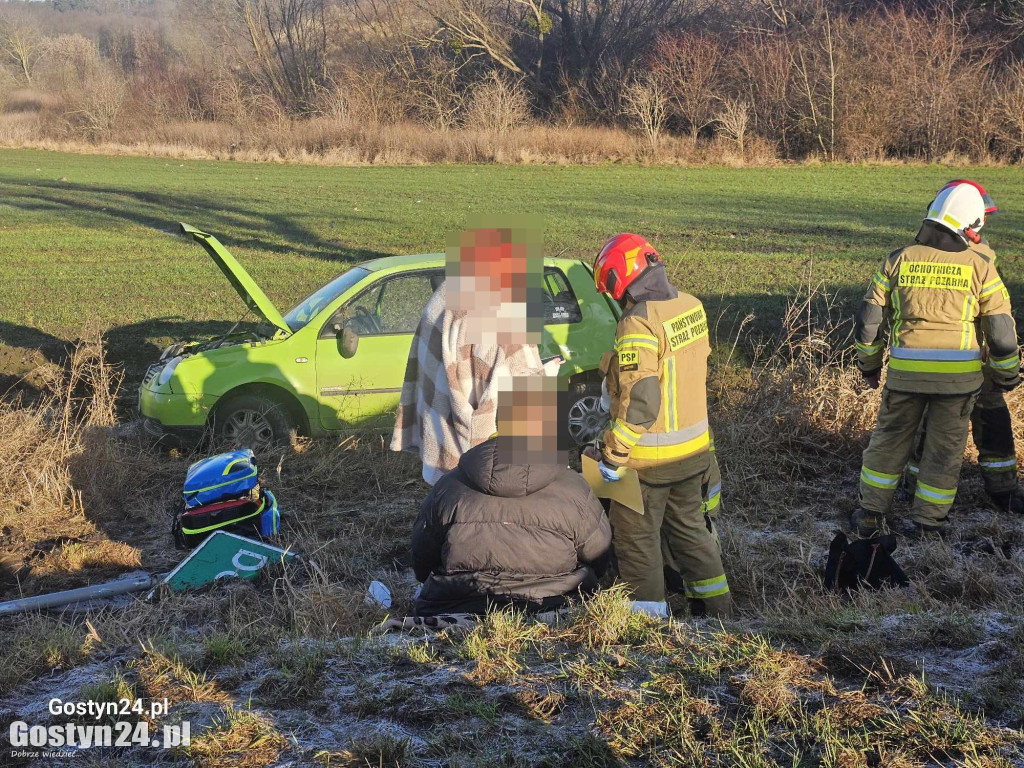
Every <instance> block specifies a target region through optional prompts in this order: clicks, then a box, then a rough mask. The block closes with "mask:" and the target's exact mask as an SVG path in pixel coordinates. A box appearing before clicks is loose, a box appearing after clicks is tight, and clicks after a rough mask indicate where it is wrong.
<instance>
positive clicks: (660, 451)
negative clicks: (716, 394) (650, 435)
mask: <svg viewBox="0 0 1024 768" xmlns="http://www.w3.org/2000/svg"><path fill="white" fill-rule="evenodd" d="M710 442H711V436H710V433H708V432H707V431H705V432H704V433H702V434H700V435H698V436H697V437H695V438H693V439H692V440H685V441H683V442H681V443H669V444H667V445H666V444H662V445H635V446H633V450H632V452H631V453H630V457H631V458H633V459H639V460H641V461H659V460H664V459H681V458H684V457H686V456H690V455H692V454H695V453H698V452H700V451H702V450H704V449H706V448H707V447H708V444H709V443H710Z"/></svg>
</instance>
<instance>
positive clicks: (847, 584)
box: [825, 531, 910, 591]
mask: <svg viewBox="0 0 1024 768" xmlns="http://www.w3.org/2000/svg"><path fill="white" fill-rule="evenodd" d="M895 551H896V537H895V536H893V535H892V534H888V535H886V536H874V537H872V538H870V539H858V540H857V541H853V542H851V541H849V540H848V539H847V538H846V535H845V534H843V533H842V532H840V531H837V532H836V537H835V538H834V539H832V544H831V545H830V546H829V548H828V563H827V564H826V565H825V589H828V590H832V591H841V590H846V589H860V587H861V584H865V585H867V586H868V587H869V588H871V589H882V588H883V587H905V586H907V585H908V584H910V579H908V578H907V574H905V573H904V572H903V569H902V568H900V566H899V564H898V563H897V562H896V561H895V560H893V558H892V553H893V552H895Z"/></svg>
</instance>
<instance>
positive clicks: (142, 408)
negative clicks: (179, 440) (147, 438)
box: [139, 385, 217, 438]
mask: <svg viewBox="0 0 1024 768" xmlns="http://www.w3.org/2000/svg"><path fill="white" fill-rule="evenodd" d="M216 402H217V398H216V397H212V396H210V395H201V394H184V395H182V394H176V393H172V392H158V391H156V390H155V389H151V388H149V387H147V386H145V385H143V386H142V387H141V388H140V389H139V413H140V415H141V416H142V417H143V420H144V421H143V423H144V425H145V428H146V433H147V434H149V435H152V436H153V437H167V436H179V437H192V438H197V437H199V436H201V435H202V434H203V432H204V431H205V430H206V427H207V421H208V419H209V416H210V412H211V411H212V409H213V406H214V404H215V403H216Z"/></svg>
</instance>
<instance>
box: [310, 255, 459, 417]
mask: <svg viewBox="0 0 1024 768" xmlns="http://www.w3.org/2000/svg"><path fill="white" fill-rule="evenodd" d="M443 280H444V270H443V269H433V270H417V271H415V272H404V273H401V274H398V275H390V276H387V277H384V278H381V279H380V280H378V281H376V282H375V283H373V284H372V285H370V286H368V287H367V288H366V289H364V290H363V291H361V292H360V293H359V294H358V295H357V296H355V297H354V298H352V299H351V300H349V301H347V302H345V304H344V305H343V306H342V307H341V308H340V309H339V310H338V311H337V312H336V313H335V314H334V316H332V317H331V319H330V320H329V321H328V322H327V323H326V324H325V325H324V327H323V329H322V330H321V331H320V336H319V338H318V339H317V346H316V374H317V387H318V389H319V392H320V405H319V410H320V422H321V424H322V425H323V427H324V428H325V429H349V428H353V427H374V426H384V425H385V424H386V423H387V421H388V418H389V417H390V415H391V414H392V413H393V412H394V410H395V408H396V407H397V406H398V399H399V396H400V394H401V392H402V382H403V381H404V379H405V366H406V362H407V361H408V358H409V347H410V346H411V344H412V336H413V333H414V332H415V331H416V326H417V325H418V324H419V321H420V317H421V315H422V314H423V308H424V307H425V306H426V305H427V302H428V301H429V300H430V297H431V296H432V295H433V293H434V290H435V289H436V287H437V286H439V285H440V284H441V282H442V281H443ZM345 328H348V329H351V330H352V331H354V332H355V333H356V334H357V335H358V337H359V344H358V346H357V347H356V351H355V354H354V355H352V357H349V358H345V357H343V356H342V354H341V352H342V346H341V336H342V334H341V331H342V330H343V329H345Z"/></svg>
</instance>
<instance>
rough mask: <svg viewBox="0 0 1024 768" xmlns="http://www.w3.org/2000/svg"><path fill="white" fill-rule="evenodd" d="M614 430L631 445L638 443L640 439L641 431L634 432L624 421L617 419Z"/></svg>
mask: <svg viewBox="0 0 1024 768" xmlns="http://www.w3.org/2000/svg"><path fill="white" fill-rule="evenodd" d="M612 432H614V433H615V436H616V437H618V438H619V440H621V441H622V442H624V443H625V444H626V445H629V446H630V447H632V446H634V445H636V441H637V440H639V439H640V433H639V432H634V431H633V430H632V429H630V428H629V427H627V426H626V425H625V424H624V423H623V422H621V421H618V420H616V421H615V422H614V423H613V424H612Z"/></svg>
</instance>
